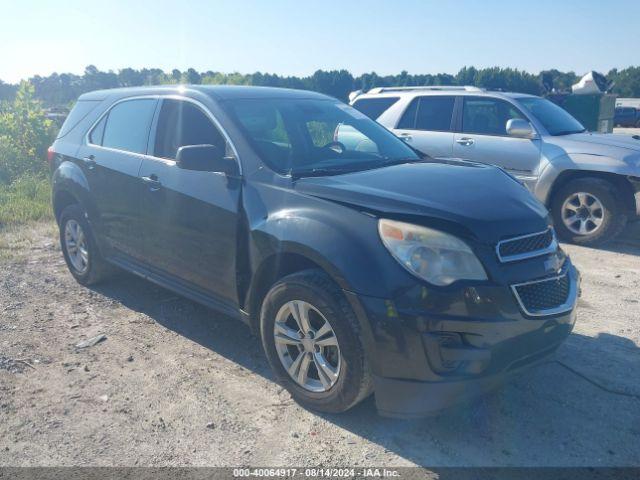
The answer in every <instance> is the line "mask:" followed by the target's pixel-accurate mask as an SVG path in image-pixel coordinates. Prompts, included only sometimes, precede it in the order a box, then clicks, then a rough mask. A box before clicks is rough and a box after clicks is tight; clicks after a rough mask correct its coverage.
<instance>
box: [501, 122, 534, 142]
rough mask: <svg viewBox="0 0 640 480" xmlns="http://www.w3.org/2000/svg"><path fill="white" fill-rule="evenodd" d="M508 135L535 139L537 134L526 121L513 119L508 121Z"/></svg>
mask: <svg viewBox="0 0 640 480" xmlns="http://www.w3.org/2000/svg"><path fill="white" fill-rule="evenodd" d="M507 135H509V136H511V137H518V138H535V136H536V132H535V131H534V130H533V127H532V126H531V124H530V123H529V122H527V121H526V120H523V119H522V118H512V119H510V120H508V121H507Z"/></svg>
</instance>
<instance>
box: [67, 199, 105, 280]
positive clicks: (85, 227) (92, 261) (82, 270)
mask: <svg viewBox="0 0 640 480" xmlns="http://www.w3.org/2000/svg"><path fill="white" fill-rule="evenodd" d="M75 225H77V226H79V228H80V229H81V230H80V231H81V233H82V236H83V237H84V242H83V245H84V251H85V252H86V255H85V256H86V261H83V262H82V263H83V265H84V267H79V266H78V261H77V256H76V255H75V254H74V253H73V248H71V246H72V244H73V242H71V241H70V240H69V239H68V238H67V227H68V226H69V228H70V229H71V230H74V229H73V228H72V226H75ZM59 226H60V247H61V248H62V254H63V255H64V260H65V262H66V263H67V267H68V268H69V271H70V272H71V275H73V277H74V278H75V279H76V280H77V282H78V283H80V284H81V285H85V286H87V285H93V284H95V283H98V282H100V281H101V280H104V279H105V278H106V277H108V276H109V275H110V274H111V273H112V271H113V268H112V267H111V266H110V265H109V264H108V263H107V262H105V260H104V259H103V258H102V256H101V255H100V252H99V250H98V247H97V245H96V241H95V238H94V236H93V232H92V230H91V227H90V226H89V222H88V221H87V217H86V213H85V211H84V209H83V208H82V207H81V206H80V205H78V204H75V205H69V206H68V207H66V208H65V209H64V210H63V211H62V213H61V214H60V221H59Z"/></svg>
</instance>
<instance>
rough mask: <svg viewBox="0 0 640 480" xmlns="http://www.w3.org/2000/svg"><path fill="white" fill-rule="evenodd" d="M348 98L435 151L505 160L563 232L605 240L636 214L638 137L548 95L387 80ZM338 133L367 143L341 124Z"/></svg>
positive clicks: (639, 209) (353, 143)
mask: <svg viewBox="0 0 640 480" xmlns="http://www.w3.org/2000/svg"><path fill="white" fill-rule="evenodd" d="M350 102H351V105H352V106H353V107H354V108H356V109H357V110H359V111H360V112H362V113H363V114H365V115H367V116H368V117H370V118H373V119H375V120H377V121H378V122H379V123H380V124H382V125H383V126H385V127H386V128H388V129H389V130H391V131H392V132H393V133H395V134H396V135H398V136H399V137H400V138H402V139H403V140H405V141H406V142H407V143H408V144H409V145H411V146H412V147H414V148H415V149H416V150H419V151H421V152H423V153H426V154H427V155H429V156H431V157H434V158H461V159H466V160H471V161H476V162H481V163H490V164H493V165H498V166H500V167H502V168H504V169H505V170H506V171H507V172H509V173H510V174H512V175H513V176H514V177H516V178H517V179H518V180H520V181H521V182H522V183H524V184H525V185H526V186H527V187H528V188H529V189H530V190H531V191H532V192H533V193H534V194H535V195H536V196H537V198H538V199H539V200H540V201H541V202H543V203H544V204H545V205H547V207H548V208H549V209H550V210H551V213H552V215H553V218H554V223H555V225H556V229H557V231H558V234H559V235H560V236H561V237H562V238H563V239H565V240H569V241H573V242H575V243H580V244H584V245H594V244H597V243H601V242H603V241H605V240H610V239H611V238H613V237H615V236H616V235H617V234H618V233H620V232H621V231H622V229H623V228H624V226H625V224H626V222H627V220H628V219H630V218H636V217H637V215H638V214H640V137H639V136H637V135H634V136H631V135H612V134H599V133H590V132H587V131H586V130H585V128H584V127H583V126H582V124H580V122H578V121H577V120H576V119H575V118H573V117H572V116H571V115H570V114H569V113H567V112H566V111H565V110H563V109H562V108H561V107H559V106H557V105H556V104H554V103H552V102H550V101H548V100H546V99H544V98H540V97H536V96H533V95H526V94H520V93H504V92H492V91H486V90H483V89H480V88H476V87H393V88H374V89H372V90H370V91H369V92H367V93H361V92H359V91H358V92H353V93H352V94H351V95H350ZM334 140H336V141H339V142H341V143H345V144H347V143H348V144H349V148H360V149H366V148H368V147H367V145H366V144H362V145H359V144H358V142H359V139H358V136H357V135H355V133H354V132H351V131H349V129H348V128H346V127H342V128H339V129H338V130H336V132H335V138H334Z"/></svg>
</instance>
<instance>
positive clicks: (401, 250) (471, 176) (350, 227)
mask: <svg viewBox="0 0 640 480" xmlns="http://www.w3.org/2000/svg"><path fill="white" fill-rule="evenodd" d="M76 112H78V113H76ZM338 125H347V126H349V127H350V128H352V129H353V130H354V131H356V132H358V134H359V135H361V136H362V137H365V138H366V140H367V142H369V145H368V147H367V148H366V149H364V150H362V149H361V150H353V149H350V148H348V147H347V146H346V145H344V144H342V143H341V142H338V141H334V140H333V138H332V135H333V134H334V132H335V129H336V127H337V126H338ZM62 132H63V133H62V135H61V136H59V137H58V138H57V139H56V140H55V142H54V144H53V145H52V147H51V149H50V151H49V160H50V163H51V168H52V172H53V177H52V185H53V209H54V212H55V217H56V219H57V222H58V224H59V227H60V242H61V245H62V251H63V254H64V258H65V260H66V262H67V265H68V267H69V270H70V272H71V274H72V275H73V276H74V277H75V278H76V279H77V281H78V282H80V283H81V284H83V285H90V284H93V283H95V282H97V281H99V280H101V279H103V278H104V277H105V276H106V275H107V274H108V272H109V270H110V269H111V268H112V267H114V266H117V267H120V268H122V269H124V270H128V271H130V272H133V273H135V274H137V275H140V276H142V277H144V278H147V279H149V280H151V281H152V282H155V283H157V284H159V285H162V286H163V287H166V288H168V289H171V290H173V291H175V292H177V293H179V294H181V295H184V296H185V297H188V298H191V299H193V300H195V301H197V302H200V303H202V304H204V305H207V306H210V307H212V308H214V309H217V310H219V311H221V312H224V313H226V314H228V315H231V316H234V317H236V318H239V319H241V320H243V321H245V322H246V323H247V324H249V325H250V327H251V328H252V330H253V331H254V332H256V333H259V334H260V336H261V338H262V344H263V346H264V350H265V352H266V355H267V358H268V360H269V363H270V364H271V367H272V368H273V371H274V372H275V376H276V378H277V380H278V381H280V382H281V383H282V384H283V385H284V386H285V387H286V388H287V390H288V391H289V392H290V393H291V395H292V396H293V397H294V398H295V399H296V400H298V401H299V402H300V403H301V404H303V405H305V406H307V407H309V408H313V409H317V410H321V411H325V412H341V411H344V410H347V409H348V408H350V407H352V406H353V405H355V404H356V403H358V402H359V401H360V400H362V399H363V398H365V397H366V396H367V395H369V394H370V393H371V392H372V391H375V396H376V402H377V406H378V408H379V410H380V412H381V413H383V414H386V415H394V416H419V415H422V414H425V413H427V412H430V411H434V410H438V409H441V408H443V407H445V406H448V405H450V404H451V403H453V402H455V401H458V400H460V399H462V398H468V397H469V396H473V395H476V394H479V393H481V392H483V391H486V390H487V389H489V388H491V387H493V386H495V385H496V384H497V383H499V382H500V381H502V380H503V379H504V378H505V377H507V376H508V375H511V374H512V373H514V372H516V371H518V370H521V369H522V368H524V367H527V366H530V365H532V364H534V363H536V362H537V361H539V360H541V359H544V358H546V357H547V356H548V355H550V354H551V353H552V352H553V351H554V350H555V349H556V348H557V347H558V345H559V344H560V343H561V342H562V341H563V340H564V339H565V338H566V337H567V335H568V334H569V333H570V331H571V329H572V327H573V325H574V322H575V319H576V313H575V305H576V299H577V297H578V292H579V274H578V272H577V270H576V269H575V267H574V266H573V265H572V264H571V261H570V259H569V258H568V257H567V256H566V255H565V254H564V253H563V251H562V250H561V249H560V248H559V247H558V244H557V242H556V238H555V235H554V231H553V229H552V227H551V225H550V220H549V216H548V213H547V211H546V209H545V208H544V206H543V205H542V204H541V203H540V202H538V201H537V200H536V199H535V198H534V197H533V196H532V195H531V194H530V193H529V192H528V191H527V190H526V189H525V188H524V187H523V186H522V185H521V184H519V183H518V182H516V181H515V180H514V179H513V178H512V177H510V176H509V175H506V174H505V173H504V172H503V171H502V170H500V169H498V168H495V167H492V166H486V165H480V164H477V163H470V162H463V161H450V162H446V161H436V160H433V159H429V158H421V157H420V156H418V155H417V154H416V153H415V151H414V150H412V149H411V148H409V147H408V146H407V145H406V144H405V143H403V142H402V141H400V140H399V139H398V138H397V137H395V136H394V135H392V134H391V133H390V132H389V131H388V130H386V129H385V128H383V127H382V126H380V125H379V124H377V123H376V122H374V121H372V120H370V119H369V118H368V117H366V116H365V115H363V114H362V113H360V112H359V111H357V110H355V109H353V108H352V107H350V106H348V105H345V104H343V103H341V102H338V101H336V100H334V99H331V98H329V97H326V96H324V95H320V94H316V93H311V92H304V91H294V90H283V89H273V88H255V87H227V86H217V87H205V86H193V87H191V86H188V87H184V86H183V87H178V86H175V87H145V88H130V89H119V90H107V91H97V92H92V93H88V94H85V95H82V96H81V97H80V99H79V100H78V102H77V104H76V106H75V107H74V111H73V112H71V114H70V116H69V120H67V124H65V128H63V130H62Z"/></svg>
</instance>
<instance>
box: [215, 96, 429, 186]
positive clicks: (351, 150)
mask: <svg viewBox="0 0 640 480" xmlns="http://www.w3.org/2000/svg"><path fill="white" fill-rule="evenodd" d="M226 107H227V110H228V111H229V113H230V114H231V115H232V116H233V117H235V120H236V121H237V122H238V124H239V125H240V126H241V128H242V129H243V130H244V133H245V134H246V135H247V136H248V137H249V140H250V141H251V143H252V144H253V147H254V148H255V149H256V151H257V153H258V154H259V155H260V157H261V158H262V160H264V162H265V163H267V164H268V165H269V166H270V167H271V168H272V169H273V170H275V171H277V172H279V173H285V174H292V175H294V176H295V175H331V174H338V173H344V172H347V171H357V170H367V169H372V168H379V167H382V166H385V165H391V164H393V163H398V162H405V161H418V160H420V157H418V155H417V154H416V153H415V152H414V151H413V150H412V149H411V148H409V147H408V146H407V145H405V144H404V142H402V141H401V140H399V139H398V138H397V137H395V136H394V135H393V134H392V133H391V132H389V131H388V130H387V129H385V128H384V127H382V126H381V125H379V124H377V123H375V122H374V121H373V120H371V119H369V118H368V117H366V116H365V115H364V114H362V113H361V112H359V111H357V110H355V109H354V108H352V107H350V106H348V105H345V104H343V103H340V102H338V101H335V100H330V99H327V100H315V99H286V98H281V99H268V100H259V101H258V100H254V99H240V100H232V101H229V102H228V103H227V104H226Z"/></svg>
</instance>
